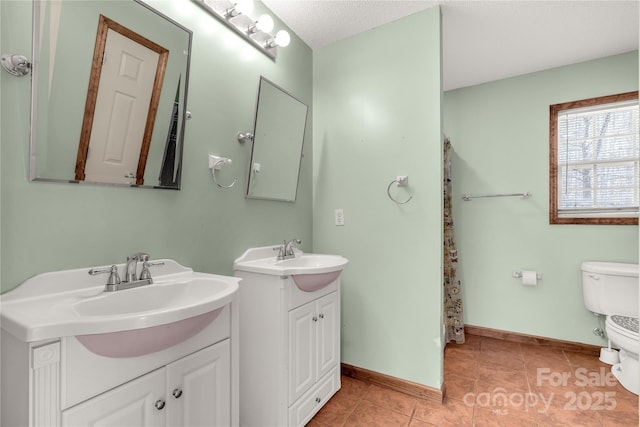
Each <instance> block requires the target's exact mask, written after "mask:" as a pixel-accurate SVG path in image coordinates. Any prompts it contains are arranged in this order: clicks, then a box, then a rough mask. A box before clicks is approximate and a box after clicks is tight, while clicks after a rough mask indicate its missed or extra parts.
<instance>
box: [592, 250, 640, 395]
mask: <svg viewBox="0 0 640 427" xmlns="http://www.w3.org/2000/svg"><path fill="white" fill-rule="evenodd" d="M638 288H639V284H638V264H623V263H615V262H591V261H589V262H583V263H582V293H583V296H584V304H585V306H586V307H587V309H588V310H590V311H592V312H594V313H597V314H602V315H606V316H607V320H606V322H605V331H606V333H607V337H608V338H609V340H610V341H611V344H612V346H613V347H614V348H619V349H620V357H619V362H618V360H614V359H618V358H617V357H615V354H613V353H611V351H609V350H608V349H603V350H602V353H601V358H600V360H602V361H604V362H614V364H613V366H612V367H611V372H612V373H613V375H615V377H616V378H617V379H618V381H620V384H622V385H623V386H624V388H626V389H627V390H629V391H631V392H633V393H635V394H638V392H640V384H639V382H640V381H639V378H638V376H639V375H640V370H639V368H638V353H639V352H640V341H639V340H638V306H639V303H638Z"/></svg>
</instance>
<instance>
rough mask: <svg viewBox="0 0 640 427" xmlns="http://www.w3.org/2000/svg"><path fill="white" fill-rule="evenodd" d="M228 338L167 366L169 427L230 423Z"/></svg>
mask: <svg viewBox="0 0 640 427" xmlns="http://www.w3.org/2000/svg"><path fill="white" fill-rule="evenodd" d="M229 341H230V340H229V339H226V340H224V341H222V342H220V343H218V344H215V345H212V346H211V347H207V348H205V349H203V350H200V351H198V352H197V353H194V354H191V355H189V356H186V357H184V358H182V359H180V360H177V361H175V362H173V363H172V364H170V365H167V401H168V402H167V403H168V406H169V411H168V412H167V426H168V427H174V426H175V427H178V426H180V427H190V426H193V427H195V426H207V427H213V426H228V425H230V424H231V397H230V396H231V393H230V392H229V390H231V345H230V342H229Z"/></svg>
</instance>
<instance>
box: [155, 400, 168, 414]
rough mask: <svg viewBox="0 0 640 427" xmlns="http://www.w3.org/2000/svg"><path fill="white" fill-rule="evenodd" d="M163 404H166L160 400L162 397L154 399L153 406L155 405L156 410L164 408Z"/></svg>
mask: <svg viewBox="0 0 640 427" xmlns="http://www.w3.org/2000/svg"><path fill="white" fill-rule="evenodd" d="M164 405H166V403H165V401H164V400H162V399H158V400H156V403H155V405H154V406H155V407H156V409H157V410H158V411H161V410H162V409H163V408H164Z"/></svg>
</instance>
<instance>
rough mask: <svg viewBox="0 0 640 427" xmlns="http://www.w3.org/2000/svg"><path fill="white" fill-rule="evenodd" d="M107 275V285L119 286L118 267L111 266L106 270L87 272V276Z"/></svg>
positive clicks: (99, 269) (93, 269)
mask: <svg viewBox="0 0 640 427" xmlns="http://www.w3.org/2000/svg"><path fill="white" fill-rule="evenodd" d="M103 273H109V279H108V280H107V285H119V284H120V275H119V274H118V267H117V266H116V265H112V266H111V267H107V268H92V269H91V270H89V274H90V275H92V276H95V275H96V274H103Z"/></svg>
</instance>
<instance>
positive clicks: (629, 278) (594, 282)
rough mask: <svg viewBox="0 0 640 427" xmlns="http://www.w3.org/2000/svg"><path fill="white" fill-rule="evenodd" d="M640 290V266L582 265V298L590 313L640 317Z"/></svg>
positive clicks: (585, 263) (603, 263)
mask: <svg viewBox="0 0 640 427" xmlns="http://www.w3.org/2000/svg"><path fill="white" fill-rule="evenodd" d="M638 286H639V285H638V264H625V263H618V262H596V261H585V262H583V263H582V295H583V297H584V305H585V306H586V307H587V309H588V310H589V311H592V312H594V313H599V314H604V315H610V314H619V315H622V316H632V317H638Z"/></svg>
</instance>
